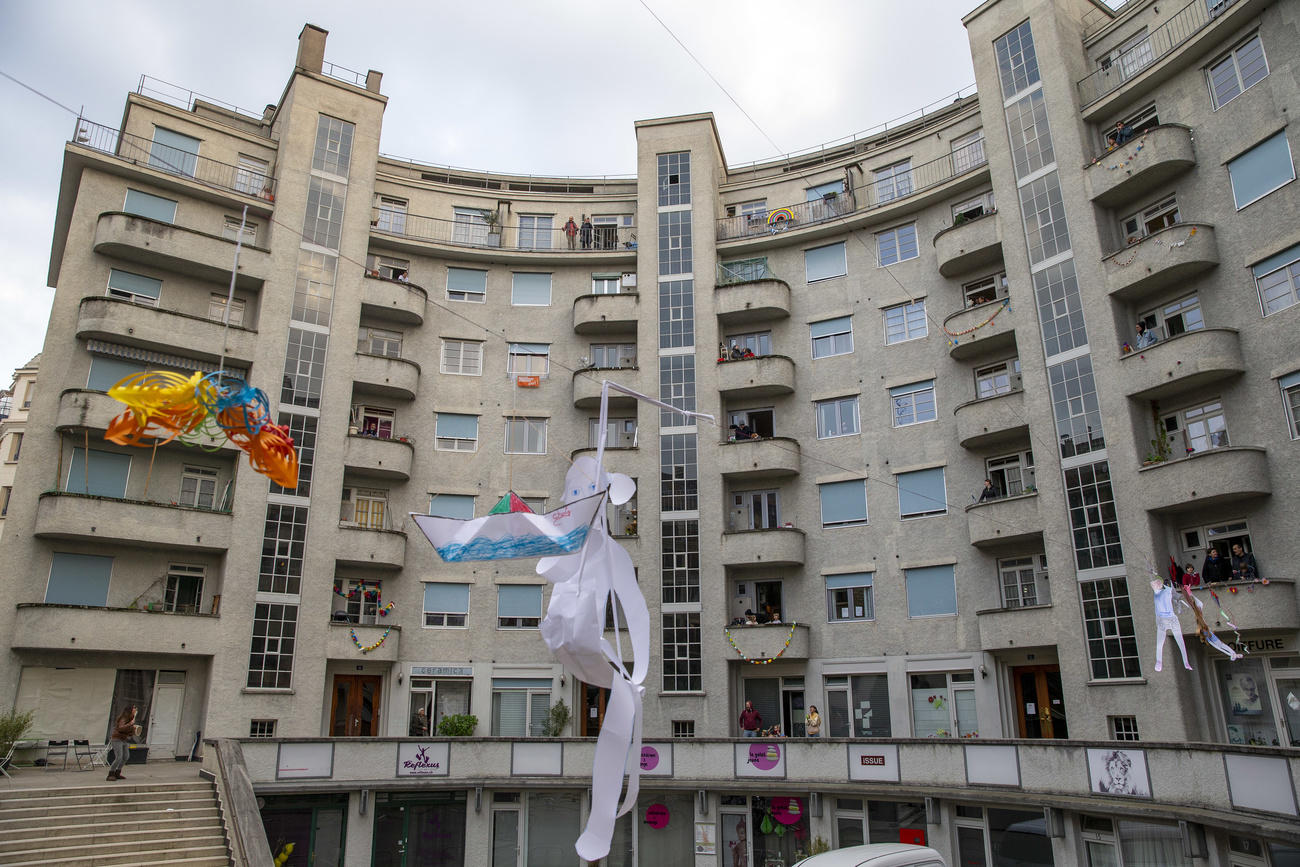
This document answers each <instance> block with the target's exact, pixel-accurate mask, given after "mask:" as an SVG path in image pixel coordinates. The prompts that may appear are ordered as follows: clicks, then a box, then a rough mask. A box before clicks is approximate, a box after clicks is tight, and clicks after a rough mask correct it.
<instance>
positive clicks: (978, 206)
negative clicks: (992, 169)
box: [952, 190, 996, 226]
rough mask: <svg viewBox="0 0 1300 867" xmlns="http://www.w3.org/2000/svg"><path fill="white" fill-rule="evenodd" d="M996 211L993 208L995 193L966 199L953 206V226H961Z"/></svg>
mask: <svg viewBox="0 0 1300 867" xmlns="http://www.w3.org/2000/svg"><path fill="white" fill-rule="evenodd" d="M995 210H996V208H994V207H993V191H992V190H989V191H988V192H984V193H980V194H979V195H978V196H975V197H974V198H970V199H965V200H963V201H960V202H958V203H957V204H955V205H953V206H952V224H953V225H954V226H960V225H961V224H962V223H965V222H967V221H968V220H975V219H978V218H980V217H983V216H984V215H985V214H991V213H993V212H994V211H995Z"/></svg>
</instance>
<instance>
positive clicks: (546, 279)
mask: <svg viewBox="0 0 1300 867" xmlns="http://www.w3.org/2000/svg"><path fill="white" fill-rule="evenodd" d="M510 303H511V304H513V305H514V306H516V307H547V306H549V305H550V303H551V275H550V274H534V273H527V272H522V271H516V272H515V273H514V279H513V281H512V283H511V286H510Z"/></svg>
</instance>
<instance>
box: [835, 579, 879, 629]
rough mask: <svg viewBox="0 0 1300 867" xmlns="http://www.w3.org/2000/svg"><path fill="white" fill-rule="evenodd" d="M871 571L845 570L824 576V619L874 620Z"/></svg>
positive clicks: (845, 620)
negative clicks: (844, 571)
mask: <svg viewBox="0 0 1300 867" xmlns="http://www.w3.org/2000/svg"><path fill="white" fill-rule="evenodd" d="M874 578H875V575H874V574H873V573H871V572H846V573H843V574H840V575H827V576H826V620H827V622H828V623H844V622H847V621H850V620H875V619H876V607H875V598H874V596H873V595H872V592H871V590H872V581H873V579H874Z"/></svg>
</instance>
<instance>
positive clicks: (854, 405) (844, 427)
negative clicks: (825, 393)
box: [813, 395, 858, 440]
mask: <svg viewBox="0 0 1300 867" xmlns="http://www.w3.org/2000/svg"><path fill="white" fill-rule="evenodd" d="M813 406H814V407H815V408H816V410H817V439H819V440H824V439H829V438H831V437H845V436H849V435H851V434H856V433H857V432H858V398H857V395H854V396H853V397H837V398H834V399H832V400H819V401H817V402H816V403H815V404H813Z"/></svg>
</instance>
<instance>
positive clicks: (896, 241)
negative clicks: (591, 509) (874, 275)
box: [876, 223, 921, 267]
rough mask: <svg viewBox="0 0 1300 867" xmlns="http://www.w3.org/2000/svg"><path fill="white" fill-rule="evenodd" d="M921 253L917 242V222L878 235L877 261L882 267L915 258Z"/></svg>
mask: <svg viewBox="0 0 1300 867" xmlns="http://www.w3.org/2000/svg"><path fill="white" fill-rule="evenodd" d="M919 255H921V253H920V248H919V247H917V244H916V223H908V224H907V225H906V226H899V227H897V228H895V229H889V230H888V231H885V232H880V233H878V234H877V235H876V261H877V262H878V263H879V264H880V266H881V267H884V266H886V265H893V264H894V263H895V262H902V261H903V260H904V259H915V258H916V257H917V256H919Z"/></svg>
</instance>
